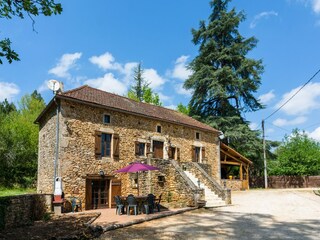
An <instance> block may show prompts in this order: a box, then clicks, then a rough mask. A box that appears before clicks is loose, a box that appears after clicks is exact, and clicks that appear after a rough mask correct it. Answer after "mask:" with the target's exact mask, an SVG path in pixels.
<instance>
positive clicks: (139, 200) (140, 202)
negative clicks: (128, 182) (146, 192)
mask: <svg viewBox="0 0 320 240" xmlns="http://www.w3.org/2000/svg"><path fill="white" fill-rule="evenodd" d="M134 197H135V199H136V201H137V205H138V212H140V213H141V212H142V209H143V203H144V202H145V201H146V200H147V198H148V196H134ZM120 198H121V200H122V201H123V203H124V205H125V207H126V206H127V196H121V197H120Z"/></svg>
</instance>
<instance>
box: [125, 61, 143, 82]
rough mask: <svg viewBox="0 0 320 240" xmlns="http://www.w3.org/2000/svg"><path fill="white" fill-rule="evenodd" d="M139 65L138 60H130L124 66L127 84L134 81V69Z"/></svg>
mask: <svg viewBox="0 0 320 240" xmlns="http://www.w3.org/2000/svg"><path fill="white" fill-rule="evenodd" d="M137 65H138V63H137V62H128V63H126V64H125V65H124V68H123V69H122V74H124V78H123V82H125V83H126V84H127V85H130V83H131V82H132V81H133V76H134V69H135V68H136V67H137ZM142 77H143V76H142Z"/></svg>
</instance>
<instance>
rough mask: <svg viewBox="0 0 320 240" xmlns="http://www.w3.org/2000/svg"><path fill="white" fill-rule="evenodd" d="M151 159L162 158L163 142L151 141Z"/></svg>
mask: <svg viewBox="0 0 320 240" xmlns="http://www.w3.org/2000/svg"><path fill="white" fill-rule="evenodd" d="M153 157H154V158H163V142H160V141H153Z"/></svg>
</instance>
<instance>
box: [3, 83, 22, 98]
mask: <svg viewBox="0 0 320 240" xmlns="http://www.w3.org/2000/svg"><path fill="white" fill-rule="evenodd" d="M19 92H20V89H19V87H18V86H17V85H16V84H14V83H8V82H0V101H3V100H5V99H7V100H8V101H9V102H11V101H12V98H14V97H15V96H16V95H17V94H19Z"/></svg>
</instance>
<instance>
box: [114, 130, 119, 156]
mask: <svg viewBox="0 0 320 240" xmlns="http://www.w3.org/2000/svg"><path fill="white" fill-rule="evenodd" d="M119 142H120V138H119V134H113V159H114V160H119V155H120V151H119Z"/></svg>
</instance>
